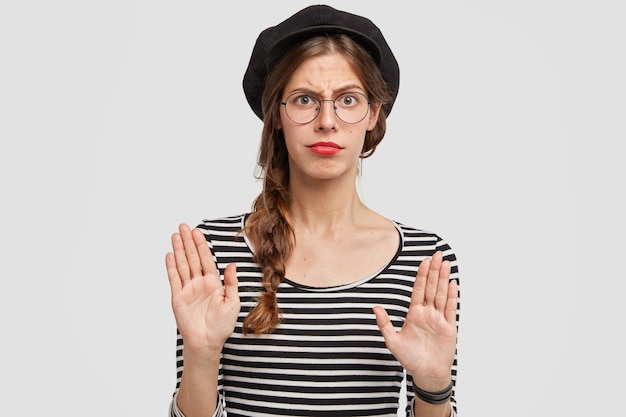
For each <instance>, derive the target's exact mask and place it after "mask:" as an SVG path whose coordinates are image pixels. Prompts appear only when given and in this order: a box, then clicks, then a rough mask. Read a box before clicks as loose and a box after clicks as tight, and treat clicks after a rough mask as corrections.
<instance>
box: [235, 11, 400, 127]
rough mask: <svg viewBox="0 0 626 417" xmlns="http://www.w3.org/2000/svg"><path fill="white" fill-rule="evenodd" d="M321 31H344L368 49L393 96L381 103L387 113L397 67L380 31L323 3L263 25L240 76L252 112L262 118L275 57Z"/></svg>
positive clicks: (395, 90) (396, 82)
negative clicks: (262, 102) (264, 91)
mask: <svg viewBox="0 0 626 417" xmlns="http://www.w3.org/2000/svg"><path fill="white" fill-rule="evenodd" d="M320 33H343V34H346V35H348V36H350V37H351V38H352V39H353V40H354V41H356V42H357V43H358V44H359V45H361V46H362V47H363V48H364V49H365V50H366V51H368V52H369V54H370V55H371V56H372V57H373V58H374V62H376V64H377V65H378V67H379V68H380V70H381V73H382V75H383V78H384V79H385V81H386V82H387V85H388V87H389V93H390V94H391V97H392V98H391V101H390V102H389V103H387V104H386V105H385V106H383V110H384V111H385V113H386V114H387V115H389V113H390V112H391V108H392V107H393V102H394V101H395V98H396V96H397V94H398V87H399V85H400V70H399V68H398V62H397V61H396V58H395V57H394V55H393V53H392V52H391V49H390V48H389V45H388V44H387V41H386V40H385V38H384V37H383V34H382V33H381V31H380V29H379V28H378V27H377V26H376V25H375V24H374V23H373V22H372V21H371V20H369V19H367V18H365V17H362V16H357V15H355V14H352V13H348V12H344V11H341V10H336V9H334V8H332V7H330V6H325V5H314V6H309V7H306V8H304V9H302V10H300V11H299V12H297V13H296V14H294V15H292V16H291V17H289V18H287V19H286V20H284V21H283V22H281V23H279V24H278V25H276V26H272V27H269V28H267V29H265V30H264V31H262V32H261V34H260V35H259V37H258V38H257V40H256V43H255V45H254V49H253V50H252V55H251V56H250V62H249V64H248V68H247V69H246V73H245V74H244V77H243V91H244V93H245V95H246V99H247V100H248V103H249V104H250V107H252V110H253V111H254V113H255V114H256V115H257V116H258V117H259V118H260V119H261V120H263V111H262V109H261V95H262V94H263V88H264V86H265V77H266V76H267V73H268V72H269V69H270V68H271V67H272V66H273V65H274V64H275V63H276V61H277V60H278V58H280V56H281V55H282V54H283V53H285V52H286V51H287V50H288V49H289V48H290V47H291V46H292V45H294V44H295V43H297V42H299V41H300V40H303V39H305V38H308V37H311V36H313V35H317V34H320Z"/></svg>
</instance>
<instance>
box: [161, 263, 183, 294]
mask: <svg viewBox="0 0 626 417" xmlns="http://www.w3.org/2000/svg"><path fill="white" fill-rule="evenodd" d="M165 268H166V269H167V279H168V280H169V282H170V289H171V290H172V297H173V296H175V295H176V294H178V293H179V292H180V291H181V290H182V288H183V283H182V282H181V280H180V276H179V275H178V268H176V258H174V254H173V253H172V252H169V253H167V254H166V255H165Z"/></svg>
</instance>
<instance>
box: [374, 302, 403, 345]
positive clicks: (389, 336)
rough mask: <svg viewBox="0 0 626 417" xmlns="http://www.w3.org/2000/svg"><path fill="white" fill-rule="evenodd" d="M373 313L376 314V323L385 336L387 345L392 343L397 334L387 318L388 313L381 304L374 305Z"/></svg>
mask: <svg viewBox="0 0 626 417" xmlns="http://www.w3.org/2000/svg"><path fill="white" fill-rule="evenodd" d="M374 314H375V315H376V324H378V328H379V329H380V332H381V333H382V335H383V337H384V338H385V342H386V343H387V345H390V344H393V340H395V338H396V337H397V336H398V334H397V332H396V329H395V327H393V324H392V323H391V320H390V319H389V314H387V311H386V310H385V309H384V308H382V307H381V306H376V307H374Z"/></svg>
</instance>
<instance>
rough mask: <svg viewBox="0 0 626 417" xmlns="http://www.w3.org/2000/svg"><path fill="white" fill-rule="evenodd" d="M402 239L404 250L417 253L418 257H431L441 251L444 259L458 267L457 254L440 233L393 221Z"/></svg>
mask: <svg viewBox="0 0 626 417" xmlns="http://www.w3.org/2000/svg"><path fill="white" fill-rule="evenodd" d="M393 223H394V224H395V225H396V227H397V228H398V231H399V232H400V235H401V238H402V248H403V250H405V251H410V252H415V253H416V254H418V256H423V257H430V256H432V255H433V254H434V253H435V252H437V251H441V252H442V253H443V257H444V259H446V260H448V261H450V262H451V263H452V264H453V265H455V266H456V254H455V252H454V250H453V249H452V247H451V246H450V244H449V243H448V242H447V241H446V240H445V239H444V238H443V237H442V236H441V235H439V234H438V233H435V232H433V231H431V230H425V229H420V228H417V227H413V226H409V225H406V224H404V223H401V222H398V221H395V220H393Z"/></svg>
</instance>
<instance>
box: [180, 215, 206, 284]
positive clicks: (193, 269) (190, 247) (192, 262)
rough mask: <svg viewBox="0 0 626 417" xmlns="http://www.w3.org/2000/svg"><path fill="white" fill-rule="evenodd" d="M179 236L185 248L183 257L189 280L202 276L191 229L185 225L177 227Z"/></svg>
mask: <svg viewBox="0 0 626 417" xmlns="http://www.w3.org/2000/svg"><path fill="white" fill-rule="evenodd" d="M178 230H179V233H180V236H181V238H182V240H183V245H184V247H185V255H186V256H187V264H188V265H189V271H190V273H191V278H194V277H200V276H202V267H201V266H200V256H199V255H198V248H197V247H196V243H195V242H194V240H193V236H192V234H191V229H190V228H189V226H187V225H186V224H184V223H183V224H181V225H180V226H179V227H178Z"/></svg>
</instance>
